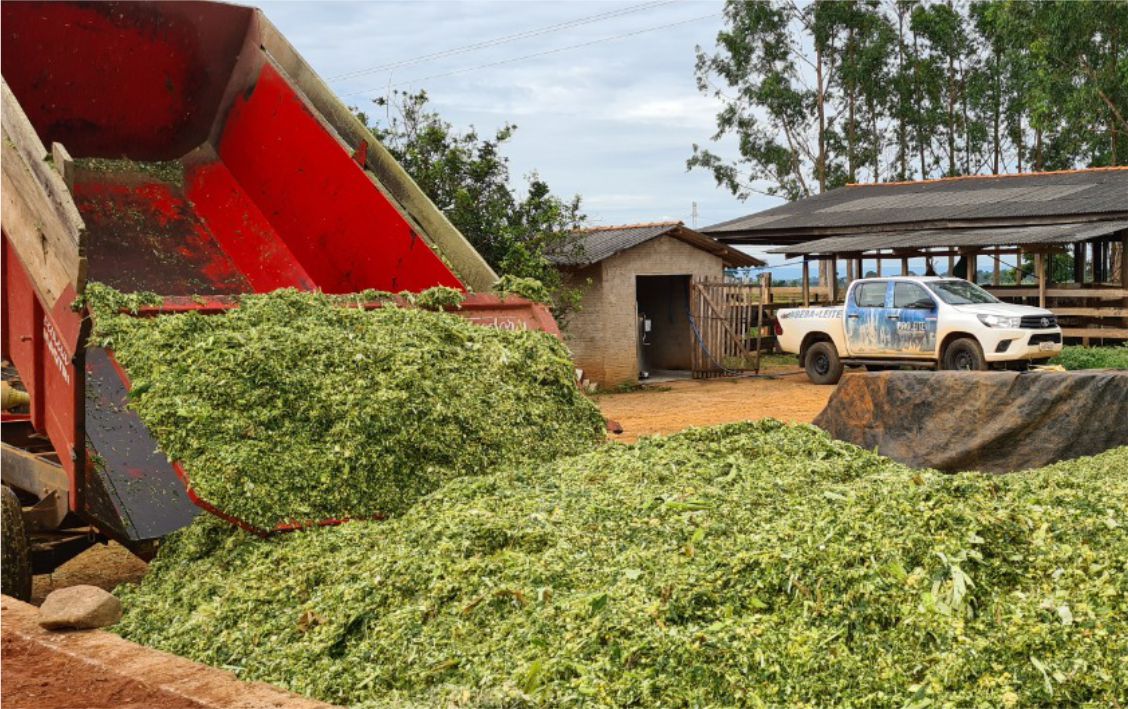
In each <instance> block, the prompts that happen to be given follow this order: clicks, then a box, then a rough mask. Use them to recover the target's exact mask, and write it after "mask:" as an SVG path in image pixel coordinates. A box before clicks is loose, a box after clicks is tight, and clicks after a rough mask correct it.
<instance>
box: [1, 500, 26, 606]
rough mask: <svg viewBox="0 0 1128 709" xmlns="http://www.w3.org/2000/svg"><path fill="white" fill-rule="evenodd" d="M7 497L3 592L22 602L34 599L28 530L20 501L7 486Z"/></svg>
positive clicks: (3, 534) (2, 521)
mask: <svg viewBox="0 0 1128 709" xmlns="http://www.w3.org/2000/svg"><path fill="white" fill-rule="evenodd" d="M0 495H2V496H3V517H2V520H0V523H2V524H3V528H2V529H0V547H2V556H3V558H2V559H0V563H2V564H3V566H2V567H0V571H2V573H0V587H2V588H0V591H2V592H3V593H4V594H5V595H7V596H12V597H13V598H17V599H19V600H21V601H27V600H29V599H30V598H31V557H30V556H29V554H28V541H27V531H26V530H25V529H24V523H23V508H22V507H21V506H20V499H19V498H18V497H16V493H14V492H12V490H11V488H9V487H8V486H7V485H3V486H0Z"/></svg>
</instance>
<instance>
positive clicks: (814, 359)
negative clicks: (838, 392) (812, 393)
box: [803, 340, 842, 384]
mask: <svg viewBox="0 0 1128 709" xmlns="http://www.w3.org/2000/svg"><path fill="white" fill-rule="evenodd" d="M803 366H804V369H806V371H807V378H808V379H810V380H811V383H812V384H837V383H838V380H839V379H841V378H842V360H841V359H839V358H838V349H837V348H836V347H835V346H834V343H833V342H827V341H825V340H824V341H822V342H816V343H815V344H813V345H811V347H810V348H809V349H808V350H807V356H806V357H805V358H804V360H803Z"/></svg>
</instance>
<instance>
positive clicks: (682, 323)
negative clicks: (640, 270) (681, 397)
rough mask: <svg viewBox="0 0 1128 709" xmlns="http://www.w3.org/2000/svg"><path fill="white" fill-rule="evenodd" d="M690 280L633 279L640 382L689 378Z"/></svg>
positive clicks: (679, 277)
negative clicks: (636, 307)
mask: <svg viewBox="0 0 1128 709" xmlns="http://www.w3.org/2000/svg"><path fill="white" fill-rule="evenodd" d="M689 278H690V277H689V276H688V275H684V276H636V277H635V299H636V301H637V306H638V363H639V378H640V379H651V380H653V379H654V378H656V377H658V378H667V377H669V378H678V377H679V376H680V377H688V376H689V375H690V370H691V369H692V362H691V359H690V358H691V350H690V348H691V347H692V346H693V339H692V334H691V333H690V329H689ZM647 325H649V329H647Z"/></svg>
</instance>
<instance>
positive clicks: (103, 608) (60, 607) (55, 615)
mask: <svg viewBox="0 0 1128 709" xmlns="http://www.w3.org/2000/svg"><path fill="white" fill-rule="evenodd" d="M119 620H121V601H119V600H118V599H117V598H114V596H113V594H111V593H110V592H108V591H104V590H102V589H100V588H98V587H97V586H71V587H70V588H61V589H59V590H57V591H52V592H51V593H50V594H49V595H48V596H47V598H46V599H45V600H44V601H43V605H42V606H40V607H39V625H41V626H42V627H44V628H47V629H48V630H62V629H64V628H73V629H77V630H84V629H89V628H104V627H106V626H107V625H113V624H114V623H116V622H118V621H119Z"/></svg>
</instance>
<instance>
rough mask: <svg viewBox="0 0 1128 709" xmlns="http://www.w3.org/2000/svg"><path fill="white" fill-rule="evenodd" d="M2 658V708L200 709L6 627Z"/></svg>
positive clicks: (188, 702) (201, 708)
mask: <svg viewBox="0 0 1128 709" xmlns="http://www.w3.org/2000/svg"><path fill="white" fill-rule="evenodd" d="M2 662H3V668H4V675H3V679H4V685H3V686H4V691H3V695H2V699H0V707H2V708H3V709H46V708H50V709H155V708H156V707H160V709H204V705H202V704H197V703H196V702H193V701H191V700H188V699H185V698H184V697H178V696H176V695H174V694H169V693H168V692H163V691H161V690H159V689H155V688H153V687H146V686H145V685H143V684H141V683H140V682H136V681H134V680H131V679H126V678H123V677H121V676H116V675H113V674H111V673H109V672H105V671H102V670H100V669H99V668H95V667H91V666H89V665H86V664H84V663H80V662H75V661H74V659H73V658H71V657H69V656H67V655H63V654H60V653H56V652H51V651H50V650H47V649H46V648H44V647H41V646H39V645H37V644H35V643H32V642H29V641H27V640H24V639H23V638H20V637H17V636H14V635H8V634H7V633H5V634H4V638H3V648H2Z"/></svg>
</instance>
